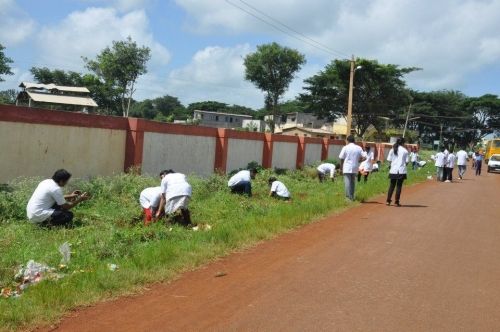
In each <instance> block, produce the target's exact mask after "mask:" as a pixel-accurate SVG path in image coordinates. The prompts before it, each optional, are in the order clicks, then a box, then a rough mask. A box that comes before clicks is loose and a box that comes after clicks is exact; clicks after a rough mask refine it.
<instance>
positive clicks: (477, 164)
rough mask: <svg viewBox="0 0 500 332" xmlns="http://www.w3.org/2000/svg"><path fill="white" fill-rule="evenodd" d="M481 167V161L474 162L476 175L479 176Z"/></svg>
mask: <svg viewBox="0 0 500 332" xmlns="http://www.w3.org/2000/svg"><path fill="white" fill-rule="evenodd" d="M482 167H483V161H482V160H476V175H481V168H482Z"/></svg>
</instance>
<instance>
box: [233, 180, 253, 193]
mask: <svg viewBox="0 0 500 332" xmlns="http://www.w3.org/2000/svg"><path fill="white" fill-rule="evenodd" d="M231 192H232V193H235V194H245V195H248V196H252V183H251V182H250V181H241V182H240V183H238V184H235V185H234V186H232V187H231Z"/></svg>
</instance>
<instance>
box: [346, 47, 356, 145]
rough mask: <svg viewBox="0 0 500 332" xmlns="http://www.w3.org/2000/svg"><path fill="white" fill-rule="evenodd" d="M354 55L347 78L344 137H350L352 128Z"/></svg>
mask: <svg viewBox="0 0 500 332" xmlns="http://www.w3.org/2000/svg"><path fill="white" fill-rule="evenodd" d="M354 65H355V60H354V55H353V56H352V58H351V74H350V76H349V97H348V101H347V130H346V135H347V136H349V135H351V126H352V92H353V88H354V70H355V69H354Z"/></svg>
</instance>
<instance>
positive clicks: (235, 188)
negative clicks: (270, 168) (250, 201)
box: [227, 168, 257, 197]
mask: <svg viewBox="0 0 500 332" xmlns="http://www.w3.org/2000/svg"><path fill="white" fill-rule="evenodd" d="M255 175H257V170H256V169H255V168H252V169H250V170H242V171H239V172H238V173H236V174H234V175H233V176H232V177H231V178H230V179H229V181H228V182H227V186H228V187H229V188H230V189H231V192H232V193H235V194H244V195H247V196H248V197H251V196H252V180H253V179H255Z"/></svg>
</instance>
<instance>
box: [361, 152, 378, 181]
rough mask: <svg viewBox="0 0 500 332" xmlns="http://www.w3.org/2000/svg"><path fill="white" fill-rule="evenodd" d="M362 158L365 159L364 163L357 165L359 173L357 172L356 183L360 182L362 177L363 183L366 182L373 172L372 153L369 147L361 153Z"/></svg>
mask: <svg viewBox="0 0 500 332" xmlns="http://www.w3.org/2000/svg"><path fill="white" fill-rule="evenodd" d="M363 157H365V158H366V159H365V161H363V162H362V163H361V165H359V172H358V182H360V181H361V177H362V176H364V179H365V183H366V182H367V181H368V176H369V175H370V173H371V172H372V170H373V159H374V158H375V156H374V154H373V151H371V148H370V147H369V146H367V147H366V150H365V152H364V153H363Z"/></svg>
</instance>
